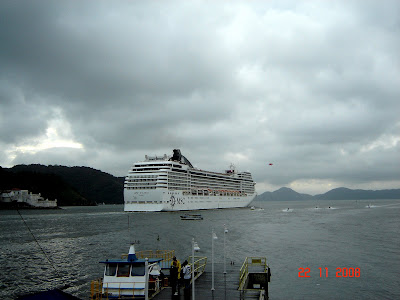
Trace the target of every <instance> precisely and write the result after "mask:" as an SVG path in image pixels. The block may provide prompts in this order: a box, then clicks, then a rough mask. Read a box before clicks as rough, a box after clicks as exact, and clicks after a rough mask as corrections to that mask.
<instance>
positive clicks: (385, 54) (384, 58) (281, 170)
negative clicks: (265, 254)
mask: <svg viewBox="0 0 400 300" xmlns="http://www.w3.org/2000/svg"><path fill="white" fill-rule="evenodd" d="M209 4H210V3H208V2H204V3H203V2H180V1H176V2H175V1H169V2H166V3H164V2H162V3H160V2H139V1H114V2H107V1H97V2H95V3H93V2H67V1H65V2H54V1H3V2H2V3H1V4H0V20H1V21H0V22H1V26H0V41H1V47H0V65H1V68H0V101H1V106H0V117H1V119H0V124H1V127H0V133H1V140H0V146H1V149H2V151H1V155H0V158H1V164H2V165H7V164H9V165H12V164H16V163H46V164H67V165H88V166H92V167H96V168H99V169H102V170H104V171H108V172H111V173H113V174H115V175H119V176H121V175H123V174H125V173H126V171H127V169H128V167H129V165H130V164H131V163H132V162H133V161H135V160H139V159H142V158H143V156H144V155H145V154H163V153H167V154H170V152H171V150H172V148H175V147H180V148H182V150H183V152H184V154H185V155H186V156H187V157H188V158H189V159H190V160H191V161H192V163H193V164H195V165H197V166H198V167H200V168H202V169H212V170H222V169H224V168H225V166H226V164H229V163H230V162H235V163H236V164H237V165H238V167H239V168H241V169H249V170H251V171H252V173H253V174H254V177H255V179H256V181H257V182H258V187H259V189H260V190H261V191H262V190H265V189H273V188H278V187H280V186H283V185H285V186H292V187H296V188H299V187H301V185H302V184H304V186H307V185H308V186H307V188H308V189H309V191H317V190H318V189H319V191H321V189H324V188H325V185H324V184H325V183H327V184H332V185H333V186H332V187H334V186H335V185H345V186H349V187H351V186H355V187H356V186H358V187H368V186H369V185H370V186H371V187H373V188H379V182H380V183H381V184H382V186H384V187H388V186H390V184H392V182H395V181H396V180H397V181H399V179H400V174H399V171H398V170H397V169H396V168H395V167H394V165H395V164H393V161H398V158H397V157H398V154H399V142H400V125H399V124H400V119H399V117H398V112H399V111H400V104H399V102H398V99H399V95H400V89H399V84H398V83H399V81H400V70H399V66H400V59H399V56H398V53H399V52H400V42H399V36H400V32H399V31H400V29H399V28H400V22H399V20H400V18H399V11H400V10H399V8H400V5H399V3H398V2H397V1H385V2H383V3H380V2H379V3H378V2H376V1H351V2H347V1H346V2H344V1H343V2H342V1H335V2H326V3H325V2H323V3H321V2H318V1H315V2H314V1H304V2H297V1H296V2H292V1H279V2H264V1H254V2H250V3H249V2H246V1H243V2H234V3H225V2H214V3H213V8H212V9H210V6H209ZM16 120H17V122H16ZM10 124H13V125H12V126H10ZM49 129H52V130H50V131H49ZM55 137H57V138H59V139H62V140H63V141H64V144H62V143H61V144H60V145H59V146H57V147H58V148H54V147H56V146H54V145H53V146H51V147H53V148H51V147H50V148H48V146H47V147H46V145H47V144H46V143H50V141H51V140H52V139H54V138H55ZM72 141H73V142H75V144H71V142H72ZM67 142H68V143H67ZM65 144H69V145H74V147H76V148H73V149H72V148H66V146H65ZM63 145H64V146H63ZM27 146H31V147H30V148H29V147H28V148H27ZM32 147H36V150H35V149H33V150H32ZM71 147H72V146H71ZM27 149H30V150H29V151H28V150H27ZM66 157H68V160H65V158H66ZM269 161H271V162H274V163H275V164H274V167H273V168H265V164H266V163H267V162H269ZM321 182H322V183H321ZM377 182H378V183H377ZM385 184H386V185H385ZM311 185H314V186H315V187H314V188H313V187H311ZM318 185H319V186H320V188H318ZM327 186H328V185H327Z"/></svg>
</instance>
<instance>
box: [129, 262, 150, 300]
mask: <svg viewBox="0 0 400 300" xmlns="http://www.w3.org/2000/svg"><path fill="white" fill-rule="evenodd" d="M134 295H135V291H133V295H132V296H134ZM144 299H145V300H149V259H148V258H147V257H146V258H145V262H144Z"/></svg>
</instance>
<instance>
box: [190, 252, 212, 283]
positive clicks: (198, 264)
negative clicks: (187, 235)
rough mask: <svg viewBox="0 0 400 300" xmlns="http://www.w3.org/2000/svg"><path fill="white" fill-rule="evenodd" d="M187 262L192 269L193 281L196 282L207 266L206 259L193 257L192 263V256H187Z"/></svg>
mask: <svg viewBox="0 0 400 300" xmlns="http://www.w3.org/2000/svg"><path fill="white" fill-rule="evenodd" d="M188 262H189V263H190V264H191V265H192V267H193V268H194V279H195V280H196V279H197V278H198V277H199V276H200V275H201V274H203V272H204V269H205V268H206V264H207V257H201V256H195V257H194V263H193V256H189V258H188Z"/></svg>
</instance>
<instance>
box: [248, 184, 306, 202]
mask: <svg viewBox="0 0 400 300" xmlns="http://www.w3.org/2000/svg"><path fill="white" fill-rule="evenodd" d="M312 198H313V196H311V195H308V194H300V193H297V192H295V191H294V190H292V189H290V188H287V187H282V188H280V189H279V190H276V191H275V192H265V193H262V194H261V195H258V196H257V198H256V199H255V200H261V201H293V200H295V201H296V200H310V199H312Z"/></svg>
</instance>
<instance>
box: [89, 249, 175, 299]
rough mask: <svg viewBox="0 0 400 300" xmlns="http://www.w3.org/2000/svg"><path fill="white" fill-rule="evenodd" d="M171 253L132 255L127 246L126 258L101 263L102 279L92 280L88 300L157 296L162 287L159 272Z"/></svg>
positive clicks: (159, 252) (133, 250)
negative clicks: (102, 268)
mask: <svg viewBox="0 0 400 300" xmlns="http://www.w3.org/2000/svg"><path fill="white" fill-rule="evenodd" d="M173 256H174V251H173V250H157V251H156V252H153V251H142V252H138V255H136V253H135V246H134V245H131V247H130V249H129V254H128V255H123V256H122V258H121V259H113V260H108V259H107V260H106V261H101V262H100V263H103V264H105V268H104V274H103V278H102V279H98V280H94V281H92V285H91V299H121V298H131V299H132V298H134V299H137V298H139V299H144V298H145V296H146V295H147V296H148V297H149V298H151V297H153V296H155V295H156V294H158V293H159V292H160V291H161V289H162V287H163V285H164V282H163V279H164V274H163V271H162V270H163V269H168V268H169V266H170V262H171V260H172V258H173Z"/></svg>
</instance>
